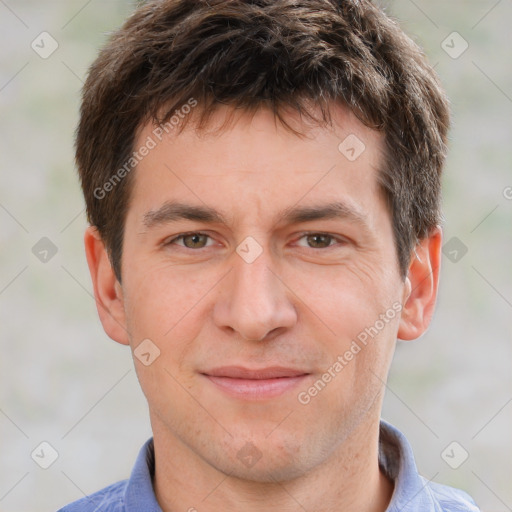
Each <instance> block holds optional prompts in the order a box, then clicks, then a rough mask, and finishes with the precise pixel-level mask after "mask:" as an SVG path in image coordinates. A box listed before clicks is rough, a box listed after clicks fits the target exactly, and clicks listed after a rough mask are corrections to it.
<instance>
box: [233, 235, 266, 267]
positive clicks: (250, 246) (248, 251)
mask: <svg viewBox="0 0 512 512" xmlns="http://www.w3.org/2000/svg"><path fill="white" fill-rule="evenodd" d="M236 252H237V254H238V255H239V256H240V257H241V258H242V259H243V260H244V261H245V262H246V263H253V262H254V261H255V260H256V258H258V257H259V256H260V254H261V253H262V252H263V247H261V245H260V244H259V243H258V242H257V241H256V240H255V239H254V238H253V237H252V236H248V237H246V238H244V239H243V240H242V241H241V242H240V243H239V244H238V246H237V248H236Z"/></svg>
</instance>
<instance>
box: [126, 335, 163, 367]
mask: <svg viewBox="0 0 512 512" xmlns="http://www.w3.org/2000/svg"><path fill="white" fill-rule="evenodd" d="M133 355H134V356H135V357H136V358H137V359H138V360H139V361H140V362H141V363H142V364H143V365H144V366H149V365H151V364H153V363H154V362H155V361H156V359H158V358H159V357H160V349H159V348H158V347H157V346H156V345H155V344H154V343H153V342H152V341H151V340H150V339H149V338H146V339H145V340H143V341H141V342H140V343H139V345H138V346H137V348H136V349H135V350H134V351H133Z"/></svg>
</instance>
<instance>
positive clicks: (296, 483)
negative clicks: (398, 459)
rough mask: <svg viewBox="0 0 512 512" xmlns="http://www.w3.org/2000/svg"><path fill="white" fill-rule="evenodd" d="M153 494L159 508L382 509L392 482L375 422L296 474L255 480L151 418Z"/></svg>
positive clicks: (248, 511) (252, 511)
mask: <svg viewBox="0 0 512 512" xmlns="http://www.w3.org/2000/svg"><path fill="white" fill-rule="evenodd" d="M152 423H153V433H154V446H155V481H154V488H155V494H156V497H157V500H158V502H159V504H160V507H161V508H162V510H163V512H176V511H180V510H188V511H191V512H194V511H197V512H215V511H218V510H223V511H225V512H235V511H236V512H256V511H261V510H276V509H278V510H280V511H281V512H298V511H303V510H315V512H334V511H338V510H344V511H347V512H350V511H354V512H355V511H357V512H383V511H385V510H386V508H387V506H388V504H389V501H390V499H391V495H392V492H393V484H392V483H391V482H390V481H389V480H388V479H387V478H386V477H385V476H384V475H383V474H382V473H381V472H380V470H379V465H378V436H379V423H378V419H377V421H375V420H373V421H372V422H368V424H366V423H364V422H363V423H362V424H360V425H358V427H356V428H355V429H354V430H353V431H352V432H351V433H350V435H349V436H347V437H346V439H345V440H344V441H343V442H342V443H341V444H340V445H339V446H338V447H336V449H335V450H333V452H332V454H330V455H329V456H328V458H327V459H326V460H325V461H324V462H323V463H322V464H320V465H318V466H317V467H315V468H314V469H313V470H311V471H309V472H308V473H306V474H303V475H301V476H300V477H298V478H294V479H292V480H286V481H278V480H274V481H273V482H270V483H269V482H255V481H250V480H244V479H240V478H235V477H233V476H230V475H229V474H225V473H224V472H222V471H219V470H218V469H217V468H215V467H214V466H212V465H211V464H209V463H208V462H207V461H205V460H204V459H203V458H201V457H199V456H198V455H197V454H196V453H195V452H193V451H192V450H191V449H190V448H189V447H188V446H186V445H185V444H183V443H182V442H181V441H180V440H179V439H177V438H176V437H175V436H172V435H169V431H168V430H166V429H165V427H163V426H162V425H160V424H159V422H158V420H157V419H156V418H152Z"/></svg>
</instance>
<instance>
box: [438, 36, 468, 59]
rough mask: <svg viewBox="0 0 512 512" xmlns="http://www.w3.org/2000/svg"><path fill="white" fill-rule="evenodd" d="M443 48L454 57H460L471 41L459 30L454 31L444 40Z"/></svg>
mask: <svg viewBox="0 0 512 512" xmlns="http://www.w3.org/2000/svg"><path fill="white" fill-rule="evenodd" d="M441 48H442V49H443V50H444V51H445V52H446V53H447V55H448V56H449V57H451V58H452V59H458V58H459V57H460V56H461V55H462V54H463V53H464V52H465V51H466V50H467V49H468V48H469V43H468V42H467V41H466V40H465V39H464V38H463V37H462V36H461V35H460V34H459V33H458V32H452V33H451V34H450V35H449V36H448V37H447V38H446V39H444V40H443V42H442V43H441Z"/></svg>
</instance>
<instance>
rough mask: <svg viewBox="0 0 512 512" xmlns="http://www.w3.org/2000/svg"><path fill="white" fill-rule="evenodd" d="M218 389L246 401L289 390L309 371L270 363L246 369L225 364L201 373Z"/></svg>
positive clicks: (272, 395)
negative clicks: (267, 366) (270, 364)
mask: <svg viewBox="0 0 512 512" xmlns="http://www.w3.org/2000/svg"><path fill="white" fill-rule="evenodd" d="M202 375H203V376H205V377H206V378H207V379H208V380H209V381H210V382H211V383H212V384H214V385H215V386H216V387H217V389H219V390H221V391H222V392H224V393H226V394H227V395H229V396H232V397H236V398H241V399H246V400H264V399H267V398H273V397H277V396H279V395H282V394H283V393H285V392H287V391H290V390H292V389H293V388H295V387H296V386H298V385H299V384H300V383H301V382H303V381H304V379H306V378H307V377H308V376H309V375H310V374H309V373H307V372H305V371H303V370H297V369H293V368H284V367H278V366H273V367H269V368H259V369H248V368H243V367H240V366H224V367H221V368H214V369H212V370H209V371H207V372H204V373H202Z"/></svg>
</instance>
